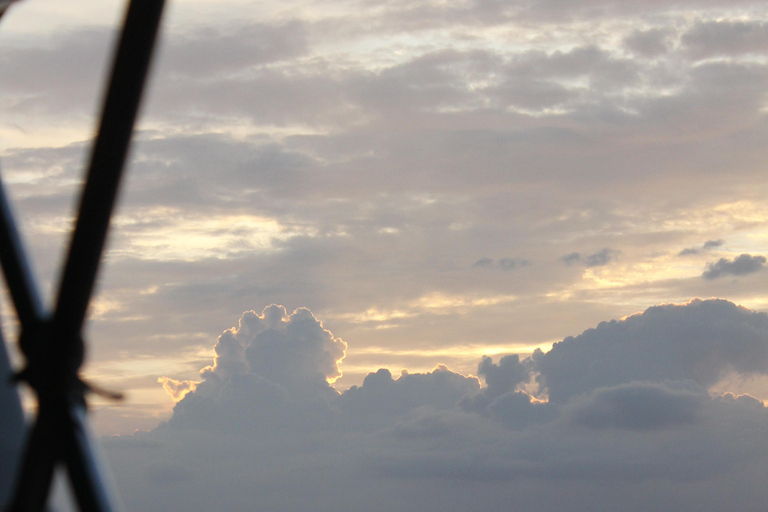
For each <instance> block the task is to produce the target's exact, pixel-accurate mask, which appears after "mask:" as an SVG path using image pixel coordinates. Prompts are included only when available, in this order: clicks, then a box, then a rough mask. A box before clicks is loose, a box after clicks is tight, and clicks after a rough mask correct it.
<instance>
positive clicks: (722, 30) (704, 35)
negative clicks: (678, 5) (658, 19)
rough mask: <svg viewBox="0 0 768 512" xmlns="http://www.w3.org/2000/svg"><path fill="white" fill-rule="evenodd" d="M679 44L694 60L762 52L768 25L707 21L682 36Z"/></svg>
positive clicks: (765, 48) (765, 46)
mask: <svg viewBox="0 0 768 512" xmlns="http://www.w3.org/2000/svg"><path fill="white" fill-rule="evenodd" d="M682 43H683V44H684V45H685V46H686V48H687V49H688V51H689V52H691V54H692V55H694V56H695V57H696V58H700V59H703V58H709V57H716V56H732V55H739V54H744V53H765V51H766V50H767V49H768V24H766V23H763V22H757V21H747V22H745V21H730V20H725V21H707V22H702V23H698V24H697V25H695V26H694V27H693V28H692V29H690V30H689V31H688V32H686V33H685V34H683V36H682Z"/></svg>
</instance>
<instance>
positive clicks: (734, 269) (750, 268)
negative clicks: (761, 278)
mask: <svg viewBox="0 0 768 512" xmlns="http://www.w3.org/2000/svg"><path fill="white" fill-rule="evenodd" d="M765 261H766V259H765V256H752V255H751V254H741V255H739V256H737V257H736V258H733V259H732V260H729V259H726V258H720V259H719V260H717V261H716V262H714V263H707V270H705V271H704V273H703V274H701V277H703V278H704V279H717V278H718V277H723V276H744V275H748V274H754V273H755V272H758V271H759V270H761V269H762V268H763V266H764V265H765Z"/></svg>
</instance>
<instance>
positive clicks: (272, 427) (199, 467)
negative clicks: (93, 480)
mask: <svg viewBox="0 0 768 512" xmlns="http://www.w3.org/2000/svg"><path fill="white" fill-rule="evenodd" d="M707 319H709V323H707ZM278 321H279V322H280V323H279V324H278V323H277V322H278ZM293 322H296V323H295V329H293V330H291V329H289V325H288V324H292V323H293ZM714 324H716V325H718V326H719V327H720V328H721V329H722V330H723V332H728V333H730V334H731V338H728V340H727V342H725V343H724V342H720V343H719V344H718V343H715V342H711V343H702V339H703V338H702V337H701V334H702V333H712V335H713V337H714V338H717V335H718V333H719V331H717V329H713V325H714ZM624 327H626V328H624ZM763 331H765V332H768V315H765V314H757V313H754V312H750V311H747V310H744V309H741V308H737V307H735V306H734V305H732V304H730V303H727V302H725V301H706V302H702V301H696V302H693V303H691V304H689V305H685V306H663V307H658V308H651V309H649V310H648V311H646V312H645V313H643V314H642V315H636V316H634V317H630V318H628V319H627V320H624V321H622V322H612V323H610V324H608V323H605V324H601V325H600V326H598V328H597V330H595V331H593V332H591V331H587V332H586V333H584V334H582V335H581V336H579V337H577V338H567V339H565V340H563V342H561V343H559V344H556V345H555V347H553V349H552V351H550V352H548V353H546V354H542V353H538V354H537V355H536V356H535V357H533V358H532V359H527V360H521V359H520V358H519V357H518V356H514V355H510V356H505V357H503V358H501V359H500V360H499V361H498V363H494V362H493V361H492V360H491V359H490V358H483V360H482V361H481V362H480V364H479V366H478V374H479V375H480V376H482V377H484V379H485V383H486V385H485V387H483V388H479V386H478V381H477V379H476V378H474V377H466V376H463V375H461V374H458V373H456V372H452V371H450V370H449V369H448V368H446V367H438V368H436V369H435V370H434V371H432V372H429V373H424V374H411V373H407V372H404V373H402V374H401V375H400V377H399V378H398V379H394V378H393V377H392V374H391V373H390V372H389V370H386V369H381V370H379V371H377V372H375V373H371V374H369V375H368V377H366V379H365V381H364V383H363V385H362V386H359V387H353V388H351V389H350V390H348V391H346V392H344V393H341V394H339V393H330V394H327V393H308V391H307V390H308V389H314V390H321V389H324V390H327V389H328V387H327V385H326V384H325V383H322V382H320V380H319V378H318V372H320V374H333V368H332V367H331V366H333V365H332V363H329V362H328V361H329V360H328V359H327V358H325V357H324V356H320V355H319V352H318V350H317V349H318V347H327V348H330V349H331V350H332V351H333V350H335V349H334V348H333V347H334V346H336V344H337V343H336V342H335V341H333V340H336V338H334V337H333V335H332V334H330V333H328V332H327V331H325V330H324V329H323V328H322V326H321V325H320V322H319V321H318V320H317V319H316V318H315V317H314V316H313V315H311V313H309V311H307V310H298V311H297V312H296V313H294V314H293V315H287V313H286V312H285V310H283V309H282V308H279V307H277V306H271V307H270V308H267V309H265V311H264V312H263V313H262V314H260V315H256V314H255V313H249V314H246V315H245V316H244V317H243V318H242V319H241V321H240V323H239V325H238V327H237V328H235V329H232V330H229V331H226V332H225V333H224V334H223V335H222V336H221V337H220V338H219V342H218V343H217V346H216V359H215V362H214V364H213V366H212V367H209V368H207V369H206V370H205V372H204V374H205V381H204V382H203V383H202V384H200V385H199V386H198V389H197V390H196V391H195V392H194V393H190V394H188V395H187V396H186V397H185V398H184V399H183V400H182V401H181V402H179V404H178V405H177V407H176V410H175V411H174V417H173V418H172V420H171V421H170V422H168V423H167V424H163V425H161V426H160V427H158V428H157V429H155V430H154V431H152V432H148V433H147V432H144V433H137V434H134V435H133V436H123V437H122V438H113V439H107V440H105V441H106V445H105V447H106V450H107V452H108V453H109V455H110V456H111V458H112V459H111V461H112V464H113V467H115V471H116V472H117V480H118V482H120V483H121V485H122V488H123V492H124V498H125V499H126V502H127V503H128V504H129V506H131V507H132V508H137V509H142V510H148V511H154V510H166V509H174V508H182V507H183V508H185V509H189V510H204V509H210V506H212V505H213V501H212V500H213V499H214V496H215V503H216V504H218V505H219V506H224V507H226V508H227V509H228V510H249V509H250V508H251V507H252V499H253V497H254V496H256V495H258V497H259V500H260V503H262V504H263V505H264V506H265V508H266V509H268V510H292V509H294V507H300V508H301V507H305V506H311V507H312V508H314V509H316V510H336V509H338V508H339V507H340V506H342V507H347V506H349V507H351V508H365V509H366V510H373V511H379V510H384V509H390V508H391V507H392V505H393V503H397V504H398V507H399V508H402V509H403V510H417V509H419V507H421V506H426V505H427V503H431V504H432V505H435V504H436V503H437V504H439V505H440V507H441V509H445V510H462V509H464V508H465V507H466V506H467V505H468V503H465V501H464V498H462V496H466V493H467V488H471V489H477V490H480V489H484V492H477V493H475V492H473V493H472V495H473V503H475V505H477V504H478V503H479V504H481V505H483V506H485V505H487V506H493V505H495V504H499V503H508V501H509V499H510V496H508V494H509V493H513V494H514V495H515V496H516V497H517V498H516V499H517V500H518V503H523V504H524V505H525V506H524V507H523V508H524V509H525V510H534V509H536V510H559V509H562V508H563V507H565V506H567V503H571V504H573V499H574V496H573V495H572V494H571V493H570V492H569V491H568V489H569V488H570V487H571V485H578V487H579V489H580V493H581V495H582V496H583V493H584V492H585V489H586V490H588V491H589V490H596V489H598V488H602V487H604V486H605V483H606V482H611V488H619V489H621V492H618V491H617V496H616V500H617V501H616V503H619V502H620V501H618V500H619V497H620V496H623V499H626V496H627V492H634V491H637V487H638V486H640V488H641V489H642V490H643V491H644V492H645V493H650V495H652V496H653V497H654V498H653V499H654V500H655V501H654V504H655V505H659V506H660V507H661V508H665V507H667V506H668V505H669V503H671V502H673V501H674V500H675V496H678V495H677V494H667V493H666V492H665V491H663V487H662V483H663V484H664V485H666V486H667V488H668V485H669V482H670V481H672V482H675V488H676V492H677V493H679V489H680V488H686V489H687V488H688V486H692V487H691V489H693V488H696V489H699V491H698V492H701V490H700V489H701V488H702V487H704V488H705V489H707V490H708V492H709V491H712V496H708V498H707V499H705V500H702V501H701V502H696V503H693V504H691V505H690V507H688V508H686V507H687V505H686V506H684V507H683V508H682V509H681V510H709V509H708V508H707V504H708V503H709V502H711V503H709V505H710V506H711V507H713V508H712V510H717V509H718V507H720V506H721V505H723V503H722V502H720V501H717V499H714V498H716V496H718V494H719V493H720V492H722V489H729V488H731V487H730V486H731V485H732V481H731V478H742V477H743V475H748V474H752V473H754V471H755V470H757V469H760V468H763V467H764V466H765V464H766V461H767V460H768V458H767V457H768V453H766V451H765V450H764V449H762V448H759V447H760V446H763V444H764V443H762V442H761V440H762V439H763V438H764V436H765V435H767V434H768V427H766V425H768V421H766V420H768V413H766V409H765V407H763V406H762V404H761V403H760V402H759V401H757V400H755V399H752V398H750V397H746V396H745V397H738V398H737V397H734V396H732V395H725V396H723V397H717V398H710V397H709V395H708V394H707V393H706V391H705V390H704V389H702V388H701V387H700V386H701V385H702V384H701V382H702V379H701V378H699V380H698V381H697V382H692V381H685V380H684V378H679V375H678V374H676V373H675V372H669V371H666V369H665V368H667V367H665V363H666V362H667V361H668V360H670V359H672V360H674V364H673V366H675V365H677V366H679V367H681V368H683V367H686V364H685V363H684V362H681V361H680V360H679V359H678V360H676V359H675V354H677V353H678V352H679V353H684V352H695V351H696V347H698V346H700V345H702V344H703V345H707V347H708V348H706V349H704V350H702V351H701V353H700V357H697V356H696V355H695V354H694V356H693V357H692V362H691V363H690V365H688V366H690V367H697V366H698V367H700V366H701V365H702V361H714V362H716V363H717V364H719V365H723V366H728V367H730V368H735V369H736V370H738V371H740V372H747V373H748V372H749V371H761V372H763V373H765V372H766V370H765V367H766V365H765V362H766V358H768V356H766V355H765V354H764V352H766V350H765V347H768V338H766V336H762V335H761V336H758V337H757V338H752V337H750V336H748V335H747V332H750V333H754V332H763ZM264 333H268V336H266V338H264V337H263V335H264ZM276 333H279V334H280V336H277V334H276ZM595 333H601V334H602V340H603V341H604V343H603V344H595V343H594V339H593V338H594V337H595ZM628 333H629V335H628ZM734 333H735V336H734ZM276 336H277V337H281V336H282V337H281V339H280V340H279V343H278V345H279V346H281V347H287V348H285V350H282V351H281V352H274V353H271V355H269V356H268V358H267V356H266V355H265V356H264V358H259V361H260V363H259V362H257V361H256V360H252V359H249V357H248V355H247V354H246V353H247V351H248V348H243V347H246V346H253V345H254V344H255V345H257V346H260V345H263V344H269V343H272V342H274V341H275V340H276ZM302 340H304V341H302ZM248 343H250V344H251V345H247V344H248ZM631 346H640V347H642V348H644V349H645V350H647V351H648V352H649V353H650V354H649V357H647V358H643V359H642V360H639V359H638V358H637V357H636V356H637V354H636V353H633V352H630V351H629V350H628V347H631ZM757 346H761V347H763V351H762V352H760V350H757V349H755V347H757ZM290 347H294V348H295V350H298V351H305V352H306V359H307V360H309V361H312V364H304V363H301V364H298V363H297V364H295V365H292V366H291V368H293V369H294V370H295V371H298V372H307V373H308V375H309V376H310V377H311V378H308V379H303V378H298V379H297V380H296V379H295V376H292V377H289V378H287V379H288V380H286V377H285V376H284V375H283V373H284V370H285V369H287V366H286V365H285V364H284V361H281V358H288V359H291V360H298V361H299V362H301V361H304V360H305V358H303V357H301V356H298V354H297V353H296V351H295V350H294V348H290ZM566 347H567V348H568V349H569V350H570V351H569V352H568V356H567V357H565V358H564V359H563V364H562V365H560V366H558V365H552V364H549V363H548V362H547V359H546V358H548V357H561V356H563V355H564V351H563V349H564V348H566ZM749 347H752V350H747V349H748V348H749ZM611 352H614V354H613V355H615V356H616V357H615V358H611V359H610V364H603V365H602V366H603V367H604V368H607V369H608V373H610V374H611V375H612V379H603V380H602V381H601V382H600V383H598V384H595V385H591V386H582V385H579V384H574V383H573V382H570V383H567V385H568V386H571V387H573V388H574V389H573V392H569V393H563V392H562V391H561V390H558V388H557V387H556V386H554V384H553V382H554V380H555V379H554V375H555V374H559V375H561V376H567V375H572V374H578V375H583V374H584V373H585V367H584V365H585V364H589V363H591V362H595V363H597V364H598V365H600V358H601V357H602V356H604V355H605V354H606V353H611ZM761 353H763V356H759V354H761ZM270 362H271V363H274V366H275V368H277V369H278V371H275V372H273V371H272V370H271V369H268V368H266V367H264V364H268V363H270ZM603 362H605V359H603ZM571 364H573V368H571V366H570V365H571ZM640 366H642V367H644V368H642V371H640V372H633V371H632V368H637V367H640ZM657 366H661V367H662V368H661V371H656V370H655V368H656V367H657ZM758 367H759V369H758ZM254 369H255V371H254ZM667 369H668V368H667ZM532 370H534V371H539V372H540V376H544V377H546V378H547V379H549V380H547V381H546V382H547V383H549V384H550V387H549V391H550V398H551V401H550V402H549V403H538V402H536V401H534V400H533V399H532V397H531V396H530V395H528V394H526V393H524V392H522V391H519V390H516V388H517V387H519V386H520V384H521V383H523V382H524V381H526V380H527V378H528V376H529V372H530V371H532ZM678 373H686V372H685V371H683V372H678ZM687 373H692V374H694V375H698V374H697V371H696V370H694V371H691V372H687ZM670 375H671V376H672V380H669V376H670ZM544 377H542V382H544ZM703 380H704V381H706V380H707V379H703ZM296 382H301V383H302V384H301V386H296V385H293V384H291V383H296ZM286 383H287V384H286ZM569 391H570V390H569ZM558 392H559V396H560V397H561V400H560V403H558V401H557V396H558ZM478 397H480V398H483V397H484V398H485V399H490V400H485V401H484V402H482V401H481V400H480V399H479V398H478ZM481 403H482V404H485V406H484V407H483V408H481V407H478V405H481ZM574 427H578V428H574ZM607 430H610V431H611V435H605V433H606V431H607ZM712 446H716V447H717V449H714V450H703V449H702V448H703V447H712ZM201 460H202V461H205V462H204V463H203V464H201V463H200V461H201ZM736 461H738V463H736ZM745 461H748V462H745ZM744 463H746V464H747V466H744V467H746V468H747V469H744V470H743V471H742V470H741V469H740V468H742V467H743V466H742V464H744ZM192 467H194V468H195V469H194V471H192V470H190V469H189V468H192ZM758 473H759V474H763V472H761V471H758ZM232 475H239V476H238V478H235V479H233V478H232ZM457 479H459V480H460V481H461V482H462V485H461V486H459V487H460V488H459V489H457V488H456V487H457V486H456V481H457ZM222 486H224V487H225V488H226V489H227V492H226V493H223V494H221V495H219V494H218V492H215V490H218V489H220V488H221V487H222ZM531 486H534V488H536V489H539V487H542V488H544V487H546V488H549V489H550V490H551V492H550V493H549V494H548V495H547V496H549V499H550V501H549V502H547V503H542V502H541V499H540V496H539V494H540V493H539V492H538V491H536V492H533V491H532V490H531ZM526 489H527V490H526ZM755 489H764V486H756V487H755ZM438 491H439V492H438ZM638 492H639V491H638ZM694 494H696V493H694ZM379 495H387V496H392V499H388V500H384V501H381V500H378V499H374V500H371V498H370V497H371V496H379ZM403 495H406V496H407V497H408V499H407V500H404V501H403V502H402V503H400V502H399V501H398V500H399V498H398V497H399V496H403ZM598 495H599V503H603V504H605V503H606V501H605V500H606V497H605V495H604V493H598V492H594V493H593V492H587V496H595V497H596V496H598ZM535 496H539V497H538V498H537V499H534V497H535ZM750 496H752V497H754V496H756V495H755V494H754V491H750ZM760 496H762V495H760ZM678 497H679V496H678ZM713 499H714V501H712V500H713ZM756 499H757V498H756ZM392 500H395V501H394V502H393V501H392ZM436 500H437V501H436ZM609 501H610V500H609ZM580 503H583V504H584V506H583V509H584V510H590V509H594V508H595V506H596V505H597V503H598V500H597V498H594V499H590V500H587V501H586V502H585V501H583V500H582V501H580ZM612 503H613V502H612ZM644 503H645V502H644ZM645 504H647V503H645ZM713 504H714V505H713ZM702 506H703V507H702ZM730 508H731V509H735V510H741V509H744V510H747V509H748V507H741V505H740V503H731V507H730ZM630 510H635V509H630ZM638 510H639V509H638Z"/></svg>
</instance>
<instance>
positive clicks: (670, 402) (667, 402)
mask: <svg viewBox="0 0 768 512" xmlns="http://www.w3.org/2000/svg"><path fill="white" fill-rule="evenodd" d="M692 384H693V383H692ZM708 399H709V396H708V395H707V393H706V391H705V390H703V389H702V388H700V387H698V386H697V385H696V384H693V386H691V385H688V386H685V383H684V382H683V383H682V385H681V383H675V382H669V381H667V382H663V383H648V382H631V383H629V384H621V385H619V386H615V387H612V388H598V389H596V390H595V391H594V392H593V393H592V394H590V395H589V396H587V397H585V398H584V399H581V400H576V401H574V403H573V404H572V405H570V406H569V407H567V408H566V410H565V412H564V415H565V420H566V421H569V422H572V423H573V424H575V425H580V426H585V427H588V428H592V429H606V428H620V429H628V430H658V429H663V428H671V427H675V426H678V425H684V424H690V423H695V422H696V421H698V420H699V416H700V415H701V413H702V411H701V409H702V407H703V406H704V404H705V402H706V401H708Z"/></svg>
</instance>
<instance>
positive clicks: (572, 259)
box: [560, 252, 581, 265]
mask: <svg viewBox="0 0 768 512" xmlns="http://www.w3.org/2000/svg"><path fill="white" fill-rule="evenodd" d="M560 259H561V260H563V262H564V263H565V264H566V265H571V264H573V263H576V262H577V261H579V260H580V259H581V254H579V253H578V252H572V253H570V254H566V255H565V256H563V257H562V258H560Z"/></svg>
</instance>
